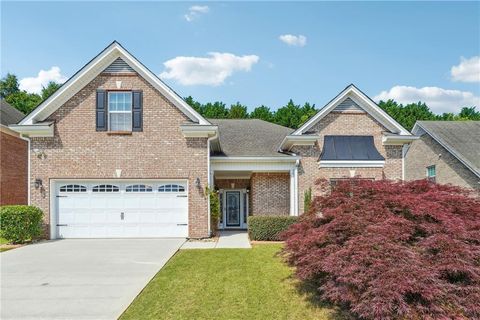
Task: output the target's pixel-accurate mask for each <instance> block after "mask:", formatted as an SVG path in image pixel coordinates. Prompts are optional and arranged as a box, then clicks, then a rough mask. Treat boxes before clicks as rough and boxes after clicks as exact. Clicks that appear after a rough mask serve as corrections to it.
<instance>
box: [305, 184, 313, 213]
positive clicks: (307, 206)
mask: <svg viewBox="0 0 480 320" xmlns="http://www.w3.org/2000/svg"><path fill="white" fill-rule="evenodd" d="M311 204H312V188H308V189H307V190H305V192H304V193H303V212H305V213H308V211H310V205H311Z"/></svg>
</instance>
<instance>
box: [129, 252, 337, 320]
mask: <svg viewBox="0 0 480 320" xmlns="http://www.w3.org/2000/svg"><path fill="white" fill-rule="evenodd" d="M280 249H281V245H280V244H263V245H256V246H254V247H253V248H252V249H251V250H249V249H211V250H181V251H180V252H178V253H177V254H176V255H175V256H174V257H173V258H172V260H171V261H170V262H168V263H167V265H166V266H165V267H164V268H163V269H162V270H161V271H160V272H159V273H158V274H157V275H156V276H155V278H154V279H153V280H152V281H151V282H150V283H149V284H148V285H147V287H145V289H144V290H143V291H142V293H141V294H140V295H139V296H138V297H137V298H136V299H135V301H134V302H133V303H132V304H131V305H130V307H129V308H128V309H127V310H126V311H125V313H124V314H123V315H122V316H121V319H123V320H125V319H140V318H141V319H340V315H339V313H337V312H336V310H335V309H333V308H332V307H326V306H322V305H321V304H318V303H313V302H310V301H309V299H310V298H311V296H310V295H309V294H308V293H305V294H300V293H299V290H297V286H298V282H297V281H296V280H295V278H294V277H293V275H292V269H291V268H289V267H288V266H286V265H285V264H284V263H283V262H282V259H281V258H280V257H279V256H278V252H279V251H280Z"/></svg>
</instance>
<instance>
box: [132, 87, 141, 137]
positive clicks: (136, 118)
mask: <svg viewBox="0 0 480 320" xmlns="http://www.w3.org/2000/svg"><path fill="white" fill-rule="evenodd" d="M132 94H133V107H132V109H133V110H132V131H142V129H143V115H142V109H143V108H142V107H143V106H142V105H143V94H142V91H133V92H132Z"/></svg>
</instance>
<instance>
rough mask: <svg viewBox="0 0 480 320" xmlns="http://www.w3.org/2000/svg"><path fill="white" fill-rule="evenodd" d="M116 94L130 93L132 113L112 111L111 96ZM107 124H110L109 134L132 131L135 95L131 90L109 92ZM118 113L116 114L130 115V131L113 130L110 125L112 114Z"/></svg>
mask: <svg viewBox="0 0 480 320" xmlns="http://www.w3.org/2000/svg"><path fill="white" fill-rule="evenodd" d="M115 93H130V111H125V110H113V111H112V110H110V95H111V94H115ZM107 109H108V113H107V124H108V131H109V132H125V131H132V128H133V116H132V113H133V93H132V91H131V90H120V91H107ZM112 113H116V114H121V113H124V114H127V113H128V114H130V129H129V130H112V129H111V123H110V120H111V118H110V114H112Z"/></svg>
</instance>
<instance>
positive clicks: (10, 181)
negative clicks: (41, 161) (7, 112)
mask: <svg viewBox="0 0 480 320" xmlns="http://www.w3.org/2000/svg"><path fill="white" fill-rule="evenodd" d="M5 131H9V130H8V129H5ZM0 159H1V165H0V205H2V206H3V205H10V204H27V202H28V199H27V176H28V172H27V171H28V163H27V162H28V143H27V141H25V140H22V139H20V138H19V137H17V136H15V135H12V134H10V133H6V132H4V128H2V131H1V132H0Z"/></svg>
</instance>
